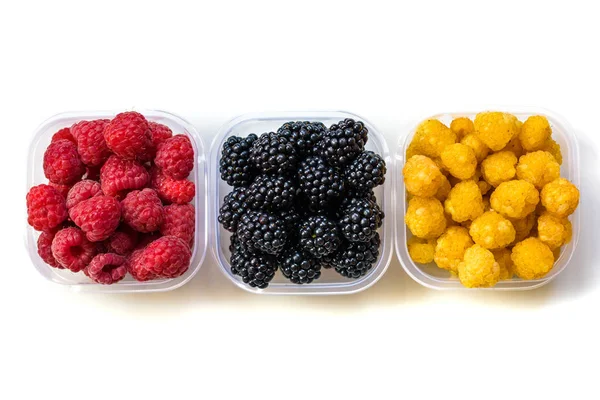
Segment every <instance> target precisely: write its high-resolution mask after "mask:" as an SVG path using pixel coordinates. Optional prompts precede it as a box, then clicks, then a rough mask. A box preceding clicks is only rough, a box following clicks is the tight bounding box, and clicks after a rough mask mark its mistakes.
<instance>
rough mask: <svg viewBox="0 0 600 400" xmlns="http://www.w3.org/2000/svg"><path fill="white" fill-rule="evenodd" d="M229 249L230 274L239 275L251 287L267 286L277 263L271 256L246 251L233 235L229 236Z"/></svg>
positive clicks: (260, 287) (273, 274)
mask: <svg viewBox="0 0 600 400" xmlns="http://www.w3.org/2000/svg"><path fill="white" fill-rule="evenodd" d="M229 249H230V250H231V273H232V274H234V275H238V276H240V277H241V278H242V281H243V282H244V283H245V284H247V285H250V286H251V287H256V288H259V289H264V288H266V287H267V286H269V282H271V280H272V279H273V277H274V276H275V272H276V271H277V263H276V261H275V258H274V257H273V256H269V255H267V254H261V253H252V252H249V251H247V250H246V248H244V247H243V246H242V245H241V243H240V242H239V241H238V240H237V238H236V236H235V235H233V236H231V245H230V246H229Z"/></svg>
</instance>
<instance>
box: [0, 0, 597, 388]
mask: <svg viewBox="0 0 600 400" xmlns="http://www.w3.org/2000/svg"><path fill="white" fill-rule="evenodd" d="M549 3H550V2H541V1H540V2H535V3H533V2H524V1H519V2H514V1H502V2H489V3H488V2H486V3H484V2H471V3H468V2H464V1H449V2H436V3H433V2H426V1H418V2H417V1H414V2H407V4H406V5H404V6H396V7H393V8H392V7H391V6H390V5H384V3H380V2H378V1H369V2H366V3H365V2H359V3H358V4H357V5H356V6H350V5H348V4H347V2H337V3H332V2H326V1H319V2H313V1H303V2H293V3H287V2H263V1H252V2H238V3H234V2H228V1H220V2H216V1H215V2H209V3H206V4H204V3H198V4H197V5H195V6H193V7H192V6H181V5H179V4H178V2H176V1H169V2H164V1H160V2H144V3H143V4H139V5H135V6H134V5H128V4H125V2H122V1H120V2H111V1H103V2H101V3H100V2H96V3H95V4H89V3H87V2H75V1H74V2H70V3H67V2H63V1H53V2H39V3H35V4H29V2H24V1H23V2H3V3H2V5H1V6H0V37H1V38H2V39H0V50H1V51H0V54H2V62H1V63H0V106H1V107H2V108H1V110H2V113H1V115H2V137H3V143H2V146H0V152H1V153H0V163H1V164H0V165H1V168H2V189H1V193H2V200H1V204H2V210H3V211H2V225H1V227H2V229H1V230H0V239H1V240H0V243H1V244H0V246H1V250H2V256H3V260H2V271H3V272H2V278H3V285H2V289H1V290H0V304H1V306H0V307H1V308H0V311H1V315H2V320H1V321H2V322H1V324H2V325H1V330H0V376H1V377H2V378H1V379H0V381H1V383H0V398H2V399H16V398H25V397H29V398H43V399H45V398H61V399H75V398H76V399H81V398H85V399H91V398H139V399H154V398H203V399H217V398H233V397H234V396H235V397H239V398H242V396H243V397H244V398H255V397H261V398H284V399H290V398H322V397H327V398H334V399H339V398H372V399H374V398H404V399H411V400H412V399H417V398H433V397H436V398H459V397H460V398H469V397H471V398H478V399H480V398H507V397H510V398H515V397H523V398H544V397H546V395H548V394H550V395H553V396H556V397H558V398H572V399H584V398H596V396H597V383H596V380H597V376H596V375H597V367H596V366H597V360H598V357H599V356H600V349H599V345H598V338H599V337H600V329H599V327H598V305H599V304H600V264H599V263H598V261H597V260H596V257H595V253H596V251H595V248H596V247H597V244H598V242H599V241H598V233H597V232H598V230H597V229H596V227H597V226H598V225H599V224H600V215H599V213H598V211H597V210H596V207H597V205H598V199H599V196H600V194H599V190H598V187H599V184H600V180H599V176H598V175H599V173H598V171H599V165H598V149H599V144H600V141H599V139H598V131H599V123H598V121H599V118H598V105H599V104H600V103H599V101H598V94H599V93H600V79H599V78H598V73H599V71H600V61H599V59H598V37H600V26H599V25H598V23H597V15H598V14H597V12H596V11H595V10H594V9H593V8H592V6H591V5H589V6H588V5H587V4H588V3H592V2H585V3H584V2H579V1H569V2H557V3H558V5H556V6H555V5H551V4H549ZM486 4H489V5H486ZM479 104H486V105H488V104H501V105H511V104H515V105H531V106H542V107H546V108H549V109H551V110H554V111H556V112H558V113H559V114H561V115H563V116H564V117H565V118H566V119H567V120H568V121H569V122H570V123H571V125H572V126H573V127H574V128H575V130H576V132H577V134H578V137H579V141H580V145H581V156H582V167H583V169H582V176H581V178H582V204H581V207H582V236H581V240H580V243H579V248H578V252H577V255H576V256H575V258H574V260H573V263H572V265H570V266H569V267H568V268H567V269H566V270H565V271H564V272H563V273H562V274H561V276H560V277H558V278H557V279H556V280H555V281H553V282H552V283H550V284H549V285H548V286H546V287H543V288H541V289H538V290H536V291H532V292H522V293H471V292H460V293H459V292H437V291H433V290H428V289H426V288H424V287H421V286H420V285H418V284H417V283H415V282H413V281H412V280H411V279H410V278H409V277H408V276H407V275H406V274H405V273H404V272H403V271H402V269H401V268H400V266H399V265H398V261H397V259H394V260H393V261H392V264H391V265H390V268H389V269H388V272H387V273H386V275H385V276H384V278H383V279H382V280H381V281H380V282H378V283H377V284H376V285H375V286H374V287H373V288H371V289H369V290H367V291H366V292H363V293H360V294H358V295H354V296H350V297H313V298H299V297H270V296H256V295H252V294H249V293H246V292H244V291H242V290H240V289H239V288H237V287H235V286H234V285H233V284H231V283H230V282H228V281H227V280H226V278H225V277H224V276H222V274H221V272H220V271H219V269H218V267H217V266H216V265H215V264H214V258H213V256H208V257H207V260H206V263H205V265H204V266H203V267H202V269H201V270H200V272H199V274H198V275H197V276H196V277H195V279H194V280H193V281H192V282H191V283H190V284H188V285H186V286H185V287H183V288H181V289H179V290H177V291H175V292H170V293H161V294H149V295H114V296H109V295H90V294H75V293H71V292H68V291H65V290H64V289H63V288H61V287H58V286H56V285H52V284H51V283H48V282H46V281H45V280H44V279H43V278H42V277H41V276H38V272H37V271H36V270H35V268H33V266H32V265H30V262H29V260H28V258H27V254H26V252H25V248H24V246H23V240H22V236H23V228H22V226H23V223H22V221H23V218H24V215H25V206H24V194H25V187H24V182H25V167H26V166H25V159H26V154H25V152H26V149H27V144H28V141H29V136H30V133H31V132H32V131H33V130H34V129H35V127H36V126H37V125H38V124H39V123H40V122H42V121H43V120H44V119H45V118H47V117H48V116H50V115H52V114H54V113H57V112H60V111H65V110H77V109H81V110H86V109H87V110H94V109H116V108H124V109H125V108H131V107H139V108H148V109H152V108H159V109H161V108H162V109H167V110H171V111H173V112H175V113H178V114H180V115H182V116H183V117H185V118H187V119H189V120H191V122H193V123H195V125H196V127H197V129H198V130H199V132H200V133H201V134H203V135H206V137H209V136H211V135H212V134H213V133H215V132H216V131H217V130H218V127H219V126H220V125H221V124H222V123H223V122H225V121H226V120H227V119H229V118H231V117H233V116H235V115H237V114H240V113H244V112H251V111H264V110H302V109H308V108H313V109H346V110H349V111H351V112H355V113H358V114H361V115H364V116H365V117H366V118H368V119H369V120H370V121H371V122H372V123H374V124H375V125H376V126H377V127H378V128H379V130H380V131H381V132H383V133H384V135H385V136H386V137H387V139H388V141H389V143H390V144H391V143H395V141H396V140H397V138H398V136H399V135H402V134H404V132H405V130H406V128H407V127H408V126H409V125H410V123H411V122H414V121H415V120H418V119H419V118H420V116H423V115H428V114H433V113H437V112H443V111H452V110H460V109H473V108H477V106H478V105H479ZM207 142H208V141H207ZM442 396H443V397H442Z"/></svg>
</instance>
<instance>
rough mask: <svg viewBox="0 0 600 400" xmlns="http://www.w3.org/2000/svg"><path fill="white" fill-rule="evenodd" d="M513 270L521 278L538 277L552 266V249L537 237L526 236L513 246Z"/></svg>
mask: <svg viewBox="0 0 600 400" xmlns="http://www.w3.org/2000/svg"><path fill="white" fill-rule="evenodd" d="M510 258H511V259H512V261H513V264H514V265H513V271H514V273H515V275H517V276H518V277H519V278H521V279H527V280H530V279H539V278H541V277H543V276H544V275H546V274H547V273H548V272H549V271H550V270H551V269H552V267H553V266H554V254H552V250H550V248H549V247H548V246H547V245H546V244H544V242H542V241H541V240H540V239H538V238H533V237H530V238H527V239H525V240H523V241H522V242H519V243H517V244H516V245H515V247H513V249H512V253H511V255H510Z"/></svg>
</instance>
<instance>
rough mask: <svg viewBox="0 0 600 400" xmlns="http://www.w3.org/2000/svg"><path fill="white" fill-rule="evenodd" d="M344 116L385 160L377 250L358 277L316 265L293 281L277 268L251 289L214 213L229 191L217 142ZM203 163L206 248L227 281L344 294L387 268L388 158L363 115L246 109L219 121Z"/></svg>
mask: <svg viewBox="0 0 600 400" xmlns="http://www.w3.org/2000/svg"><path fill="white" fill-rule="evenodd" d="M345 118H353V119H355V120H361V121H363V122H364V123H365V126H366V127H367V129H368V130H369V141H368V142H367V146H366V148H367V149H368V150H372V151H375V152H377V153H379V154H380V155H381V156H382V157H383V158H384V159H385V161H386V163H387V168H388V172H387V180H386V182H385V184H383V185H381V186H379V187H378V188H377V190H375V194H376V195H377V201H378V203H379V205H380V206H381V207H382V210H383V211H384V212H385V215H386V218H385V219H384V221H383V226H382V227H381V229H380V230H379V234H380V236H381V247H380V255H379V259H378V260H377V263H376V264H375V265H374V266H373V268H372V269H371V270H370V271H369V273H368V274H367V275H365V276H363V277H362V278H359V279H356V280H352V279H347V278H344V277H342V276H341V275H339V274H338V273H337V272H335V271H334V270H332V269H322V270H321V277H320V278H319V279H318V280H317V281H315V282H313V283H310V284H308V285H296V284H293V283H291V282H289V281H288V280H286V279H285V277H284V276H283V275H282V274H281V272H279V271H278V272H277V274H276V275H275V278H274V279H273V281H271V283H270V284H269V286H268V287H267V288H266V289H257V288H252V287H250V286H247V285H246V284H244V283H243V282H242V280H241V279H240V278H239V277H238V276H235V275H233V274H232V273H231V266H230V264H229V259H230V256H231V252H230V251H229V237H230V236H231V234H230V233H229V232H228V231H226V230H225V229H223V228H222V227H221V225H220V224H219V222H218V220H217V217H218V213H219V208H220V207H221V205H222V204H223V197H224V196H225V195H226V194H227V193H229V192H230V191H231V187H230V186H228V185H227V184H226V183H225V182H223V181H222V180H221V178H220V174H219V167H218V166H219V158H220V155H221V147H222V144H223V143H224V141H225V140H226V139H227V138H228V137H229V136H247V135H248V134H250V133H256V134H258V135H260V134H261V133H263V132H271V131H276V130H277V129H278V128H279V127H280V126H281V125H283V124H284V123H285V122H288V121H320V122H322V123H324V124H325V125H327V126H329V125H331V124H333V123H336V122H338V121H340V120H343V119H345ZM210 158H211V159H210V165H209V176H210V187H211V188H214V190H215V193H214V195H211V196H210V199H209V201H210V202H211V204H210V207H209V208H210V218H211V222H210V224H211V229H212V231H213V232H214V233H215V234H214V236H211V239H212V240H213V242H212V246H211V247H212V249H213V251H214V253H215V257H216V258H217V261H218V263H219V265H220V267H221V270H222V272H223V273H224V274H225V276H227V277H228V278H229V279H230V280H231V281H232V282H233V283H235V284H236V285H237V286H239V287H240V288H242V289H244V290H247V291H249V292H253V293H260V294H297V295H332V294H350V293H356V292H360V291H362V290H365V289H367V288H368V287H370V286H372V285H373V284H374V283H375V282H377V281H378V280H379V278H381V276H382V275H383V273H384V272H385V270H386V269H387V267H388V265H389V263H390V259H391V256H392V236H391V235H392V231H393V211H392V207H391V193H392V190H391V186H392V184H391V180H390V179H391V174H392V171H393V165H392V161H393V160H392V159H391V157H390V153H389V150H388V147H387V144H386V142H385V139H384V138H383V137H382V136H381V134H380V133H379V132H378V131H377V129H375V127H373V125H371V124H370V123H369V122H368V121H366V120H365V119H364V118H361V117H359V116H357V115H354V114H351V113H347V112H342V111H323V112H317V111H314V112H313V111H306V112H278V113H257V114H246V115H242V116H240V117H237V118H235V119H233V120H231V121H230V122H228V123H226V124H225V125H223V126H222V127H221V129H220V131H219V134H218V136H217V137H216V138H215V139H214V140H213V143H212V147H211V156H210Z"/></svg>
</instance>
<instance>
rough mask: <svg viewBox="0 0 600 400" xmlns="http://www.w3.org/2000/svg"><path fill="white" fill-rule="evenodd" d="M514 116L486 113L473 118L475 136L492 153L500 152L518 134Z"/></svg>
mask: <svg viewBox="0 0 600 400" xmlns="http://www.w3.org/2000/svg"><path fill="white" fill-rule="evenodd" d="M517 121H518V120H517V118H516V117H515V116H514V115H511V114H508V113H503V112H495V111H488V112H482V113H479V114H477V115H476V116H475V123H474V125H475V134H476V135H477V137H479V139H481V141H482V142H483V143H485V144H486V146H487V147H489V148H490V149H491V150H493V151H498V150H501V149H502V148H503V147H504V146H506V144H507V143H508V142H509V141H510V140H511V139H512V138H514V137H515V136H517V135H518V134H519V128H518V127H517Z"/></svg>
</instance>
